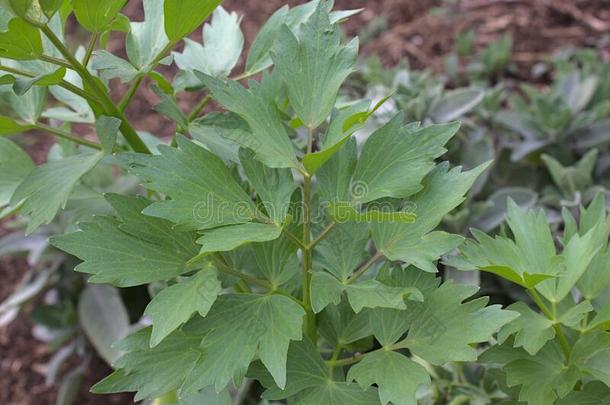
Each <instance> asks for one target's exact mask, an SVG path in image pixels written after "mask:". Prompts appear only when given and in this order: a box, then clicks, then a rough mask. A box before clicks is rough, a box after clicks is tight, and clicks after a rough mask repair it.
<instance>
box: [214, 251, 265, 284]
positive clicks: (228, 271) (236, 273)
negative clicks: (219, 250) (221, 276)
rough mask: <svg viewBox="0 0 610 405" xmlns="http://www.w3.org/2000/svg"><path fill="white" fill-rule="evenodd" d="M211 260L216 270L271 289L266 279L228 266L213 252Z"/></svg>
mask: <svg viewBox="0 0 610 405" xmlns="http://www.w3.org/2000/svg"><path fill="white" fill-rule="evenodd" d="M211 257H212V260H213V261H214V263H215V264H216V267H217V268H218V270H220V271H222V272H223V273H226V274H229V275H231V276H234V277H237V278H239V279H241V280H243V281H246V282H248V283H250V284H254V285H257V286H259V287H263V288H266V289H271V284H269V283H268V282H267V281H265V280H260V279H258V278H256V277H253V276H251V275H249V274H245V273H242V272H240V271H237V270H235V269H232V268H231V267H230V266H228V265H227V264H226V263H225V262H224V260H222V259H221V258H220V257H219V255H218V254H213V255H212V256H211Z"/></svg>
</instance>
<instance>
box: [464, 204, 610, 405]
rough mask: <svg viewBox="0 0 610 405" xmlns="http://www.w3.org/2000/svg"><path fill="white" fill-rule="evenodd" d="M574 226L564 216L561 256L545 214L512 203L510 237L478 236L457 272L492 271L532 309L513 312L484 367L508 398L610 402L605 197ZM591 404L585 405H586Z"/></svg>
mask: <svg viewBox="0 0 610 405" xmlns="http://www.w3.org/2000/svg"><path fill="white" fill-rule="evenodd" d="M579 217H580V218H579V220H578V221H577V220H576V219H575V218H574V216H573V215H572V213H570V211H569V210H568V209H564V211H563V219H564V223H565V228H564V232H563V237H562V238H561V240H560V244H561V250H560V251H559V252H558V251H557V249H556V247H555V243H554V240H553V236H552V231H551V229H550V227H549V225H548V221H547V219H546V217H545V215H544V212H542V211H539V212H537V213H536V212H535V211H533V210H532V211H529V212H527V211H525V210H522V209H520V208H518V207H517V206H516V205H515V204H514V203H511V204H509V213H508V226H509V228H510V231H511V233H512V237H508V236H505V235H499V236H496V237H495V238H492V237H490V236H488V235H485V234H483V233H481V232H478V231H473V234H474V236H475V238H476V241H468V242H466V244H465V245H464V246H463V247H462V249H461V251H462V257H461V258H459V259H456V260H458V261H460V260H463V261H464V262H462V263H461V264H460V263H458V264H456V267H461V268H462V269H467V268H468V267H469V266H472V267H471V268H476V269H478V270H481V271H485V272H490V273H493V274H495V275H498V276H500V277H503V278H505V279H506V280H509V281H511V282H512V283H515V284H517V285H519V286H521V287H522V288H524V289H525V290H526V291H527V293H528V295H529V296H530V297H531V302H516V303H514V304H512V305H510V306H509V307H508V309H509V310H512V311H516V312H518V313H519V314H520V316H519V317H518V318H517V319H515V320H513V321H511V322H510V323H509V324H507V325H505V326H504V327H503V328H502V329H501V330H500V332H499V334H498V343H499V344H498V345H497V346H495V347H493V348H491V349H489V350H488V351H486V352H485V353H484V354H483V356H482V357H481V359H480V361H481V362H482V363H484V364H490V365H491V366H492V367H498V368H497V370H495V371H494V374H495V376H496V378H497V379H498V380H500V381H501V385H503V386H505V387H508V388H507V389H506V392H508V393H511V394H513V398H515V399H518V400H519V401H523V402H527V403H528V404H536V405H538V404H540V405H545V404H554V403H561V404H576V403H605V402H606V401H607V400H608V398H610V388H608V386H610V381H609V380H608V361H607V356H608V354H609V353H610V334H608V326H609V325H610V324H609V322H610V312H609V308H610V305H609V302H610V301H609V300H608V297H610V295H609V291H610V272H609V271H608V263H609V259H610V256H609V255H610V250H608V237H609V233H610V217H609V216H608V214H607V212H606V207H605V199H604V197H603V194H598V195H597V197H596V198H595V199H594V200H593V201H592V202H591V204H590V205H589V207H588V208H586V209H585V208H581V209H580V216H579ZM587 401H588V402H587Z"/></svg>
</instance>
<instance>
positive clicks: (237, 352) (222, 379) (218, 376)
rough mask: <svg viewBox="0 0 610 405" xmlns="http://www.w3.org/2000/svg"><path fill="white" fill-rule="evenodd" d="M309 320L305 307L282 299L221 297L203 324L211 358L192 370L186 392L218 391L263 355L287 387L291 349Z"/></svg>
mask: <svg viewBox="0 0 610 405" xmlns="http://www.w3.org/2000/svg"><path fill="white" fill-rule="evenodd" d="M304 315H305V311H304V310H303V308H301V306H299V305H298V304H296V303H295V302H294V301H292V300H291V299H290V298H287V297H284V296H280V295H264V296H262V295H255V294H227V295H221V296H220V297H218V299H217V300H216V302H215V303H214V305H213V306H212V309H211V310H210V312H209V313H208V315H207V316H206V317H205V318H204V319H203V320H202V321H201V325H200V328H201V329H202V330H205V331H206V332H207V334H206V337H205V340H204V342H203V346H204V347H205V349H206V353H207V356H206V358H205V359H204V360H203V362H201V363H200V364H198V365H197V366H196V367H195V368H194V369H193V370H192V373H191V375H190V376H189V378H187V380H186V381H185V383H184V387H183V390H184V391H185V392H187V393H188V392H192V391H194V390H197V389H200V388H202V387H205V386H207V385H212V384H213V385H215V387H216V390H217V391H218V390H220V389H222V388H224V387H225V386H226V385H227V383H228V382H229V381H230V380H231V379H232V378H234V377H236V376H237V375H238V374H239V373H243V372H244V371H245V370H246V369H247V367H248V365H249V364H250V363H251V362H252V361H253V360H254V357H255V356H256V355H257V354H258V357H259V358H260V360H261V361H262V363H263V364H264V365H265V367H266V368H267V369H268V370H269V372H270V373H271V375H272V376H273V379H274V381H275V383H276V384H277V385H278V386H279V387H281V388H283V387H284V386H285V385H286V357H287V352H288V345H289V343H290V341H291V340H300V339H301V336H302V332H301V324H302V318H303V316H304ZM242 375H243V374H242Z"/></svg>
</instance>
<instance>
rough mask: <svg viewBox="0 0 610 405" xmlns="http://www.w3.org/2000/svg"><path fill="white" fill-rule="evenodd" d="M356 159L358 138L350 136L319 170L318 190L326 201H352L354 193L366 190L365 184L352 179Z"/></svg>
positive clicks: (360, 193)
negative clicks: (353, 181) (354, 181)
mask: <svg viewBox="0 0 610 405" xmlns="http://www.w3.org/2000/svg"><path fill="white" fill-rule="evenodd" d="M356 161H357V145H356V140H355V139H353V138H350V139H349V140H348V141H347V142H346V143H345V145H344V146H343V147H342V148H341V149H339V151H338V152H337V153H336V154H335V155H334V156H332V157H331V158H330V159H329V160H328V162H326V163H325V164H324V166H322V167H321V168H320V170H319V171H318V172H317V176H316V177H317V180H318V190H319V192H320V195H321V196H322V198H323V199H324V200H326V202H329V203H331V204H332V203H336V202H351V201H352V197H353V196H354V195H355V196H360V195H362V194H363V193H365V192H366V190H367V187H366V186H365V185H362V184H358V183H352V181H351V178H352V173H353V172H354V168H355V167H356Z"/></svg>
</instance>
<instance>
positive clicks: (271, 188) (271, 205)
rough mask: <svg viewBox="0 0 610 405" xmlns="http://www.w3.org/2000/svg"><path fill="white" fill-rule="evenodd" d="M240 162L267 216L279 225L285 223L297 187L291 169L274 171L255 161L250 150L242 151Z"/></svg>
mask: <svg viewBox="0 0 610 405" xmlns="http://www.w3.org/2000/svg"><path fill="white" fill-rule="evenodd" d="M239 158H240V162H241V164H242V166H243V168H244V171H245V173H246V176H247V177H248V180H249V181H250V184H251V185H252V187H254V190H255V191H256V194H258V197H259V201H260V202H261V203H262V204H263V206H264V207H265V210H266V211H267V215H268V216H269V218H271V219H272V220H273V221H274V222H275V223H276V224H277V225H281V224H282V223H284V219H286V214H287V213H288V209H289V208H290V197H291V196H292V193H293V192H294V190H295V188H296V185H295V184H294V179H293V177H292V172H291V171H290V169H286V168H283V169H272V168H269V167H267V166H265V165H264V164H262V163H260V162H258V161H257V160H255V159H254V154H253V153H252V152H251V151H249V150H244V149H242V150H240V152H239Z"/></svg>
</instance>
